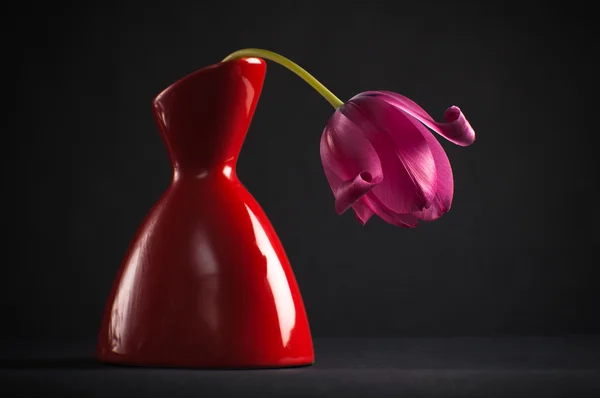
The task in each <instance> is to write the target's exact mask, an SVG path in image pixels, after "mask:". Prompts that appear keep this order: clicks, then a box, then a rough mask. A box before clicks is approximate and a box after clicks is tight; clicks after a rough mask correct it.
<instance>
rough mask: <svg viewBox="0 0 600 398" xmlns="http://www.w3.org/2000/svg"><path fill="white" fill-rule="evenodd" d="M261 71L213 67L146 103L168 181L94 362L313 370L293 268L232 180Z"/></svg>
mask: <svg viewBox="0 0 600 398" xmlns="http://www.w3.org/2000/svg"><path fill="white" fill-rule="evenodd" d="M265 73H266V64H265V62H264V61H263V60H261V59H257V58H248V59H243V60H234V61H228V62H224V63H220V64H215V65H212V66H209V67H207V68H204V69H201V70H199V71H197V72H195V73H192V74H191V75H189V76H186V77H185V78H183V79H181V80H179V81H177V82H176V83H174V84H173V85H171V86H170V87H168V88H167V89H166V90H164V91H163V92H162V93H161V94H160V95H158V96H157V97H156V98H155V100H154V101H153V112H154V116H155V119H156V122H157V124H158V126H159V129H160V131H161V133H162V136H163V138H164V141H165V145H166V147H167V150H168V153H169V156H170V159H171V162H172V167H173V179H172V182H171V184H170V185H169V187H168V189H167V190H166V192H165V193H164V194H163V196H162V197H161V199H160V200H159V201H158V203H156V205H155V206H154V207H153V208H152V210H151V211H150V212H149V214H148V215H147V217H146V219H145V220H144V221H143V223H142V225H141V227H140V228H139V230H138V232H137V235H136V236H135V238H134V240H133V242H132V244H131V246H130V247H129V250H128V252H127V254H126V256H125V259H124V261H123V263H122V265H121V268H120V269H119V272H118V274H117V277H116V280H115V282H114V285H113V287H112V290H111V292H110V296H109V299H108V302H107V305H106V310H105V313H104V316H103V319H102V324H101V328H100V333H99V340H98V351H97V355H98V357H99V359H100V360H101V361H104V362H109V363H119V364H131V365H141V366H169V367H171V366H172V367H203V368H252V367H285V366H296V365H308V364H311V363H313V362H314V353H313V345H312V339H311V334H310V329H309V324H308V320H307V316H306V312H305V308H304V304H303V301H302V297H301V295H300V291H299V288H298V285H297V283H296V280H295V277H294V274H293V272H292V268H291V266H290V263H289V261H288V259H287V257H286V254H285V252H284V249H283V247H282V245H281V243H280V241H279V239H278V237H277V234H276V233H275V231H274V229H273V227H272V226H271V224H270V222H269V220H268V218H267V216H266V215H265V213H264V212H263V210H262V209H261V207H260V206H259V204H258V203H257V202H256V201H255V199H254V198H253V197H252V196H251V194H250V193H249V192H248V191H247V190H246V189H245V187H244V186H243V185H242V183H241V182H240V181H239V180H238V178H237V176H236V161H237V159H238V155H239V152H240V150H241V147H242V144H243V141H244V138H245V136H246V133H247V130H248V127H249V125H250V122H251V120H252V116H253V114H254V110H255V108H256V105H257V102H258V100H259V96H260V93H261V90H262V86H263V81H264V78H265Z"/></svg>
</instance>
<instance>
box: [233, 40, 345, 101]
mask: <svg viewBox="0 0 600 398" xmlns="http://www.w3.org/2000/svg"><path fill="white" fill-rule="evenodd" d="M248 57H258V58H264V59H268V60H270V61H273V62H276V63H278V64H279V65H281V66H283V67H285V68H287V69H289V70H290V71H292V72H294V73H295V74H296V75H298V76H300V77H301V78H302V79H303V80H304V81H305V82H307V83H308V84H309V85H310V86H311V87H312V88H314V89H315V90H316V91H317V92H318V93H319V94H321V95H322V96H323V98H325V99H326V100H327V102H329V103H330V104H331V106H333V107H334V108H336V109H337V108H339V107H340V106H342V105H343V104H344V103H343V102H342V101H341V100H340V99H339V98H338V97H336V96H335V95H334V94H333V93H332V92H331V91H329V89H327V87H325V86H324V85H323V84H321V82H319V81H318V80H317V79H315V78H314V77H313V75H311V74H310V73H308V72H307V71H306V70H304V69H303V68H302V67H300V66H299V65H297V64H296V63H294V62H292V61H290V60H289V59H287V58H286V57H283V56H281V55H279V54H277V53H274V52H272V51H268V50H261V49H260V48H245V49H243V50H238V51H236V52H233V53H231V54H229V55H228V56H227V57H225V58H224V59H223V61H221V62H225V61H230V60H232V59H239V58H248Z"/></svg>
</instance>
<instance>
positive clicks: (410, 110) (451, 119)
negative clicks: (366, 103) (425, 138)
mask: <svg viewBox="0 0 600 398" xmlns="http://www.w3.org/2000/svg"><path fill="white" fill-rule="evenodd" d="M361 96H368V97H378V98H382V99H383V100H385V101H387V102H389V103H390V104H392V105H394V106H395V107H397V108H398V109H401V110H402V111H404V112H406V113H407V114H409V115H411V116H412V117H414V118H415V119H417V120H419V121H420V122H421V123H423V124H424V125H426V126H427V127H429V128H430V129H431V130H433V131H435V132H436V133H438V134H439V135H441V136H442V137H444V138H446V139H447V140H448V141H450V142H452V143H454V144H456V145H460V146H469V145H471V144H472V143H473V142H475V131H474V130H473V128H472V127H471V124H470V123H469V121H468V120H467V119H466V117H465V115H464V114H463V113H462V111H461V110H460V108H459V107H458V106H451V107H450V108H448V109H446V112H444V122H445V123H441V122H437V121H435V120H434V119H433V118H432V117H431V115H429V113H427V111H425V110H424V109H423V108H421V107H420V106H419V105H418V104H417V103H415V102H414V101H413V100H411V99H410V98H407V97H405V96H403V95H400V94H397V93H393V92H390V91H367V92H364V93H361V94H358V95H357V96H356V97H361ZM356 97H354V98H356Z"/></svg>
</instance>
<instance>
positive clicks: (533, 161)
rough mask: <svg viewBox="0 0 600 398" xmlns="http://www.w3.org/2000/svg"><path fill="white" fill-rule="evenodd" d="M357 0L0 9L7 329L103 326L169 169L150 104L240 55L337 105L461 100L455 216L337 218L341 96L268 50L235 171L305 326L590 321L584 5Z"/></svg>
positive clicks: (408, 330) (490, 328) (515, 325)
mask: <svg viewBox="0 0 600 398" xmlns="http://www.w3.org/2000/svg"><path fill="white" fill-rule="evenodd" d="M208 3H210V4H208ZM354 3H357V4H355V5H352V4H350V2H333V1H332V2H326V1H323V2H318V3H310V2H305V3H301V2H298V3H296V2H289V3H283V2H282V4H277V3H276V2H273V4H272V5H271V4H270V3H266V4H261V3H260V2H250V1H249V2H240V3H239V4H236V3H231V2H207V3H203V2H189V3H188V4H186V5H185V6H183V5H180V4H176V3H173V2H162V3H157V4H155V5H152V4H150V3H145V4H144V5H141V4H140V5H137V4H133V3H127V2H119V5H110V6H109V5H108V3H107V2H101V3H99V4H93V3H90V4H80V5H77V6H74V5H69V4H67V3H64V4H61V3H52V4H51V5H47V6H43V5H36V6H33V5H31V6H29V8H28V9H22V10H21V11H18V12H16V14H13V15H8V16H9V19H12V18H13V17H14V18H15V19H16V20H17V24H16V30H15V31H13V34H14V37H12V38H10V37H9V39H11V40H13V41H14V43H16V47H14V48H15V50H16V52H15V56H14V58H11V60H13V61H15V64H16V65H17V73H16V75H15V76H14V78H11V77H8V79H7V80H9V81H10V80H12V81H13V82H14V83H15V96H14V99H15V100H16V109H15V112H14V113H9V114H7V115H6V116H7V117H8V119H9V121H10V122H12V124H13V127H10V124H8V127H10V131H8V130H7V131H8V134H7V135H6V139H7V141H5V142H6V143H7V146H8V145H9V143H10V140H16V143H15V144H14V145H13V146H12V149H11V150H7V149H5V150H4V151H3V152H5V153H6V157H5V168H4V171H5V187H4V189H3V196H5V198H7V199H8V202H9V203H11V202H13V201H14V206H12V207H5V211H6V212H7V214H6V219H7V220H12V221H11V223H10V224H8V225H5V233H6V234H7V235H8V236H9V237H10V238H9V239H6V240H5V242H6V243H7V247H6V257H5V260H4V265H3V277H2V279H3V288H2V289H0V295H1V296H0V299H1V301H0V302H1V304H0V305H1V306H2V312H3V314H4V315H3V318H4V320H5V322H3V323H4V324H5V325H8V326H4V327H3V328H1V329H0V333H1V334H2V336H4V337H9V336H31V337H41V336H48V337H50V336H56V337H61V336H63V337H70V336H94V335H95V334H96V332H97V328H98V326H99V322H100V317H101V313H102V310H103V307H104V303H105V300H106V298H107V295H108V291H109V288H110V285H111V283H112V280H113V278H114V276H115V273H116V272H117V269H118V267H119V265H120V262H121V259H122V257H123V255H124V254H125V250H126V249H127V246H128V244H129V242H130V240H131V239H132V237H133V235H134V233H135V231H136V229H137V227H138V226H139V224H140V222H141V221H142V219H143V217H144V216H145V214H146V213H147V211H148V210H149V209H150V207H151V206H152V205H153V204H154V203H155V201H156V200H157V199H158V197H159V196H160V195H161V193H162V192H163V191H164V189H165V188H166V187H167V185H168V183H169V179H170V176H171V171H170V165H169V160H168V157H167V153H166V150H165V148H164V147H163V143H162V140H161V138H160V135H159V133H158V130H157V128H156V126H155V124H154V120H153V118H152V114H151V108H150V105H151V101H152V99H153V98H154V96H155V95H156V94H158V93H159V92H160V91H161V90H162V89H164V88H166V87H167V86H168V85H170V84H171V83H172V82H173V81H175V80H177V79H179V78H180V77H183V76H184V75H186V74H188V73H190V72H192V71H194V70H196V69H200V68H202V67H205V66H207V65H209V64H212V63H215V62H218V61H219V60H220V59H222V57H224V56H225V55H227V54H228V53H229V52H232V51H234V50H237V49H240V48H244V47H261V48H266V49H270V50H273V51H276V52H279V53H281V54H283V55H285V56H287V57H289V58H291V59H293V60H294V61H296V62H298V63H299V64H301V65H302V66H303V67H305V68H306V69H308V70H309V71H310V72H311V73H313V74H314V75H315V76H316V77H317V78H319V79H320V80H321V81H322V82H323V83H324V84H325V85H327V86H328V87H329V88H331V89H332V90H333V91H334V92H335V93H336V94H337V95H338V96H339V97H340V98H342V99H348V98H349V97H350V96H352V95H354V94H356V93H358V92H361V91H365V90H377V89H386V90H391V91H396V92H399V93H402V94H404V95H406V96H409V97H411V98H413V99H414V100H415V101H417V102H418V103H420V104H421V105H422V106H423V107H424V108H425V109H427V110H428V111H430V113H431V114H432V115H434V116H435V117H436V118H438V119H441V117H442V113H443V111H444V110H445V109H446V107H447V106H450V105H452V104H456V105H458V106H460V107H461V108H462V109H463V111H464V112H465V114H466V115H467V117H468V118H469V120H470V122H471V124H472V125H473V127H474V128H475V130H476V132H477V134H478V135H477V142H476V143H475V144H474V145H473V146H471V147H468V148H459V147H456V146H454V145H452V144H450V143H448V142H446V141H445V140H443V139H442V140H441V142H442V145H443V146H444V148H446V150H447V152H448V155H449V157H450V160H451V163H452V166H453V169H454V173H455V184H456V189H455V198H454V205H453V208H452V210H451V212H450V213H448V214H446V215H445V216H444V217H443V218H442V219H440V220H438V221H436V222H434V223H425V224H421V225H420V226H419V227H418V228H417V229H414V230H409V229H401V228H396V227H392V226H390V225H387V224H385V223H384V222H383V221H381V220H380V219H377V218H373V219H372V220H371V221H370V222H369V223H368V224H367V225H366V226H365V227H362V226H360V225H359V224H358V222H356V221H355V219H354V216H353V215H352V214H351V213H350V212H348V213H347V214H344V215H343V216H338V215H336V214H335V212H334V208H333V196H332V194H331V191H330V188H329V186H328V184H327V181H326V179H325V176H324V174H323V171H322V166H321V162H320V157H319V139H320V135H321V132H322V129H323V127H324V126H325V124H326V122H327V120H328V118H329V116H330V115H331V114H332V109H331V108H330V107H329V105H328V104H327V103H326V102H325V101H323V100H322V98H321V97H319V96H318V94H316V93H315V92H314V91H312V90H311V89H310V88H309V87H308V86H307V85H305V84H304V83H303V82H302V81H301V80H300V79H298V78H297V77H296V76H295V75H293V74H291V73H290V72H288V71H286V70H284V69H283V68H282V67H280V66H279V65H276V64H273V63H269V65H268V72H267V80H266V82H265V86H264V90H263V94H262V97H261V100H260V102H259V105H258V108H257V112H256V115H255V117H254V121H253V123H252V126H251V128H250V131H249V134H248V137H247V140H246V142H245V145H244V148H243V151H242V155H241V158H240V162H239V165H238V166H239V167H238V174H239V176H240V178H241V180H242V181H243V182H244V183H245V185H246V186H247V187H248V189H249V190H250V192H251V193H252V194H253V195H254V196H255V197H256V198H257V200H258V201H259V203H260V204H261V205H262V207H263V208H264V210H265V211H266V213H267V215H268V216H269V217H270V219H271V222H272V223H273V225H274V226H275V228H276V230H277V232H278V234H279V236H280V238H281V240H282V242H283V244H284V246H285V248H286V250H287V254H288V256H289V258H290V260H291V262H292V266H293V268H294V271H295V274H296V277H297V280H298V282H299V285H300V288H301V291H302V294H303V297H304V301H305V304H306V307H307V311H308V315H309V319H310V323H311V327H312V331H313V334H314V335H315V336H351V337H354V336H399V335H415V334H416V335H487V334H558V333H561V334H563V333H576V332H590V333H591V332H600V317H598V316H597V315H598V311H597V303H598V298H599V295H600V293H599V289H598V288H599V287H600V282H599V280H598V276H599V274H598V271H597V263H598V256H597V249H598V242H599V236H598V229H597V228H596V227H595V225H596V224H597V223H598V221H599V216H598V215H599V211H598V206H597V203H598V199H599V198H598V194H597V187H598V182H597V163H596V160H595V158H594V149H593V141H592V137H593V135H594V134H595V133H596V131H595V130H594V128H595V124H592V118H594V117H595V114H594V112H593V108H592V97H591V94H592V88H593V83H594V82H593V79H592V78H593V74H595V71H594V64H593V54H591V53H592V51H591V49H592V48H593V46H592V44H593V43H592V34H593V32H592V31H591V26H592V25H590V24H588V23H586V22H585V21H586V15H588V14H589V13H590V11H589V10H586V9H585V8H583V7H581V6H578V7H572V8H569V9H567V8H566V7H568V6H571V5H572V4H569V5H566V4H563V6H562V8H560V9H559V8H557V7H556V8H547V6H544V5H543V3H539V5H537V6H535V5H531V6H530V5H525V4H524V3H523V2H520V3H510V4H509V3H500V2H494V3H493V4H487V3H484V4H481V5H468V6H467V5H461V4H458V3H452V4H445V5H444V3H441V2H440V3H439V4H438V3H435V2H429V3H427V2H419V4H420V5H418V6H416V5H414V4H413V5H411V4H408V3H407V4H404V5H403V4H402V3H401V2H389V3H383V2H375V1H373V2H362V3H361V2H354ZM545 7H546V8H545ZM5 128H6V127H5ZM6 321H8V322H6Z"/></svg>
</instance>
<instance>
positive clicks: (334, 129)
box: [320, 112, 383, 214]
mask: <svg viewBox="0 0 600 398" xmlns="http://www.w3.org/2000/svg"><path fill="white" fill-rule="evenodd" d="M320 151H321V160H322V162H323V168H324V170H325V175H326V176H327V180H328V182H329V185H330V186H331V189H332V191H333V194H334V196H335V209H336V212H337V213H338V214H342V213H344V212H345V211H346V210H348V209H349V208H350V207H351V206H352V205H353V204H354V203H355V202H356V201H357V200H359V199H360V197H361V196H363V195H364V194H366V193H367V192H369V191H370V190H371V189H372V188H373V187H374V186H376V185H377V184H379V183H381V181H382V179H383V173H382V170H381V162H380V160H379V156H378V155H377V152H376V151H375V149H374V148H373V146H372V145H371V144H370V143H369V141H368V140H367V139H366V138H365V137H364V135H363V133H362V132H361V131H360V130H358V128H357V127H356V126H355V125H354V124H353V123H351V122H350V121H349V120H348V119H347V118H346V117H345V116H343V115H342V114H341V113H340V112H335V113H334V115H333V116H332V117H331V119H330V121H329V123H328V124H327V127H326V128H325V130H324V131H323V134H322V136H321V146H320Z"/></svg>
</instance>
